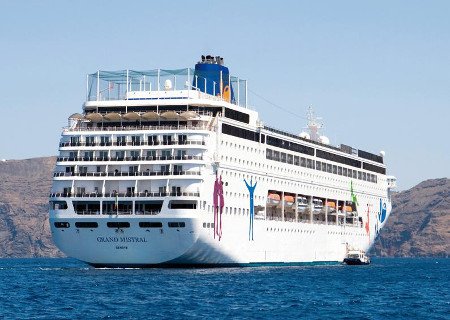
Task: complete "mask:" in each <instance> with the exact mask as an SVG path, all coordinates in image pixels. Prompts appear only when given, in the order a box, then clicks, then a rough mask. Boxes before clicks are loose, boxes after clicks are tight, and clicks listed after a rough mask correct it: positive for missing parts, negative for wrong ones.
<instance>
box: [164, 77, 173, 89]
mask: <svg viewBox="0 0 450 320" xmlns="http://www.w3.org/2000/svg"><path fill="white" fill-rule="evenodd" d="M164 90H166V91H169V90H172V81H170V79H167V80H166V81H164Z"/></svg>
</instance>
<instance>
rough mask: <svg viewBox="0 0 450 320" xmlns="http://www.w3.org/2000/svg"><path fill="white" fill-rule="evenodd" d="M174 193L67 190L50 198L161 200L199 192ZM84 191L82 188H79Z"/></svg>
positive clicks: (183, 191)
mask: <svg viewBox="0 0 450 320" xmlns="http://www.w3.org/2000/svg"><path fill="white" fill-rule="evenodd" d="M175 188H176V189H175V191H174V190H171V191H172V192H170V191H161V190H157V191H156V190H142V191H137V192H135V191H132V190H127V191H120V190H119V191H112V192H105V193H101V192H98V191H92V192H86V191H85V190H80V189H79V190H77V192H72V191H70V190H69V188H68V190H64V191H57V192H52V193H50V198H111V199H114V198H142V197H149V198H163V197H200V192H198V191H197V192H190V191H185V190H183V189H180V188H179V187H175ZM81 189H84V188H81Z"/></svg>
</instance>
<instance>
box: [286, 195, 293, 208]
mask: <svg viewBox="0 0 450 320" xmlns="http://www.w3.org/2000/svg"><path fill="white" fill-rule="evenodd" d="M294 203H295V200H294V197H293V196H287V195H285V196H284V205H285V206H287V207H292V206H293V205H294Z"/></svg>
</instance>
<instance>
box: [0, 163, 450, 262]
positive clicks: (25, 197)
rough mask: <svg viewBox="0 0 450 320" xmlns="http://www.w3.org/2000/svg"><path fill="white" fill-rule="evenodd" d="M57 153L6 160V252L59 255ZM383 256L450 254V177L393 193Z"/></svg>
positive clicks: (2, 205)
mask: <svg viewBox="0 0 450 320" xmlns="http://www.w3.org/2000/svg"><path fill="white" fill-rule="evenodd" d="M54 166H55V158H54V157H47V158H34V159H27V160H9V161H6V162H0V257H42V256H45V257H58V256H63V254H62V253H61V252H60V251H59V250H58V249H57V248H56V247H55V245H54V244H53V242H52V239H51V234H50V227H49V223H48V194H49V193H50V187H51V180H52V171H53V168H54ZM373 253H374V254H376V255H379V256H441V257H449V256H450V179H447V178H443V179H435V180H427V181H424V182H422V183H420V184H418V185H417V186H415V187H413V188H411V189H409V190H406V191H403V192H399V193H396V194H394V195H393V210H392V213H391V216H390V218H389V220H388V222H387V225H386V226H385V228H383V230H382V231H381V234H380V237H379V238H378V239H377V241H376V243H375V245H374V248H373Z"/></svg>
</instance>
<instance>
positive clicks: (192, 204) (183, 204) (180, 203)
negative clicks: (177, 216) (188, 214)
mask: <svg viewBox="0 0 450 320" xmlns="http://www.w3.org/2000/svg"><path fill="white" fill-rule="evenodd" d="M169 209H197V201H188V200H171V201H170V202H169Z"/></svg>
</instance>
